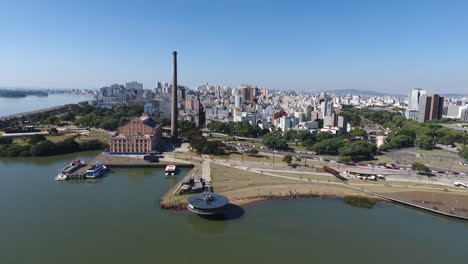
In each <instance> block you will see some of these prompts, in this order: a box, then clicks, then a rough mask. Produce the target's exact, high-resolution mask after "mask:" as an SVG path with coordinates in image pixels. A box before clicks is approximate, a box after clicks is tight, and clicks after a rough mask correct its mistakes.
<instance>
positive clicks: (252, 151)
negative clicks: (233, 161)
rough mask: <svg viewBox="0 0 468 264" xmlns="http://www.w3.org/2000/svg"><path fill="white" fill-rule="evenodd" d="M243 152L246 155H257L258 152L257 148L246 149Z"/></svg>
mask: <svg viewBox="0 0 468 264" xmlns="http://www.w3.org/2000/svg"><path fill="white" fill-rule="evenodd" d="M244 153H245V154H248V155H257V154H258V150H256V149H249V150H246V151H244Z"/></svg>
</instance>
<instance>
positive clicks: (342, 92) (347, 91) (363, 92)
mask: <svg viewBox="0 0 468 264" xmlns="http://www.w3.org/2000/svg"><path fill="white" fill-rule="evenodd" d="M327 92H331V93H334V94H340V95H346V94H356V95H367V96H385V95H391V96H403V95H401V94H392V93H381V92H375V91H366V90H357V89H342V90H328V91H327Z"/></svg>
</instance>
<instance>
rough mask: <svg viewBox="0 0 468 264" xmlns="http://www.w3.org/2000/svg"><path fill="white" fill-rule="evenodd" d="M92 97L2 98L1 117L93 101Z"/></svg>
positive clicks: (0, 100)
mask: <svg viewBox="0 0 468 264" xmlns="http://www.w3.org/2000/svg"><path fill="white" fill-rule="evenodd" d="M92 99H93V97H92V96H87V95H73V94H49V96H26V97H23V98H5V97H0V116H7V115H11V114H17V113H23V112H29V111H34V110H39V109H43V108H48V107H53V106H59V105H64V104H73V103H78V102H82V101H89V100H92Z"/></svg>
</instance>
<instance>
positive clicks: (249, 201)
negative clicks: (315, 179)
mask: <svg viewBox="0 0 468 264" xmlns="http://www.w3.org/2000/svg"><path fill="white" fill-rule="evenodd" d="M362 196H365V195H362ZM368 196H369V195H367V196H365V197H368ZM343 198H344V196H342V195H327V194H325V195H322V194H304V195H301V194H298V195H271V196H257V197H247V198H243V199H237V200H232V201H229V203H230V204H233V205H237V206H239V207H244V206H250V205H253V204H256V203H259V202H263V201H281V200H299V199H343ZM371 198H372V199H374V200H376V201H381V202H388V203H394V202H392V201H391V200H389V199H385V198H382V197H378V196H374V195H372V197H371ZM161 202H162V201H161ZM160 205H161V209H165V210H174V211H185V210H188V209H187V203H184V204H177V205H169V204H163V203H161V204H160Z"/></svg>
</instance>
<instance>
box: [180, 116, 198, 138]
mask: <svg viewBox="0 0 468 264" xmlns="http://www.w3.org/2000/svg"><path fill="white" fill-rule="evenodd" d="M199 135H201V131H200V130H199V129H197V127H196V125H195V123H194V122H192V121H188V120H182V121H179V136H181V137H184V138H187V139H190V138H192V137H195V136H199Z"/></svg>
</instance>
